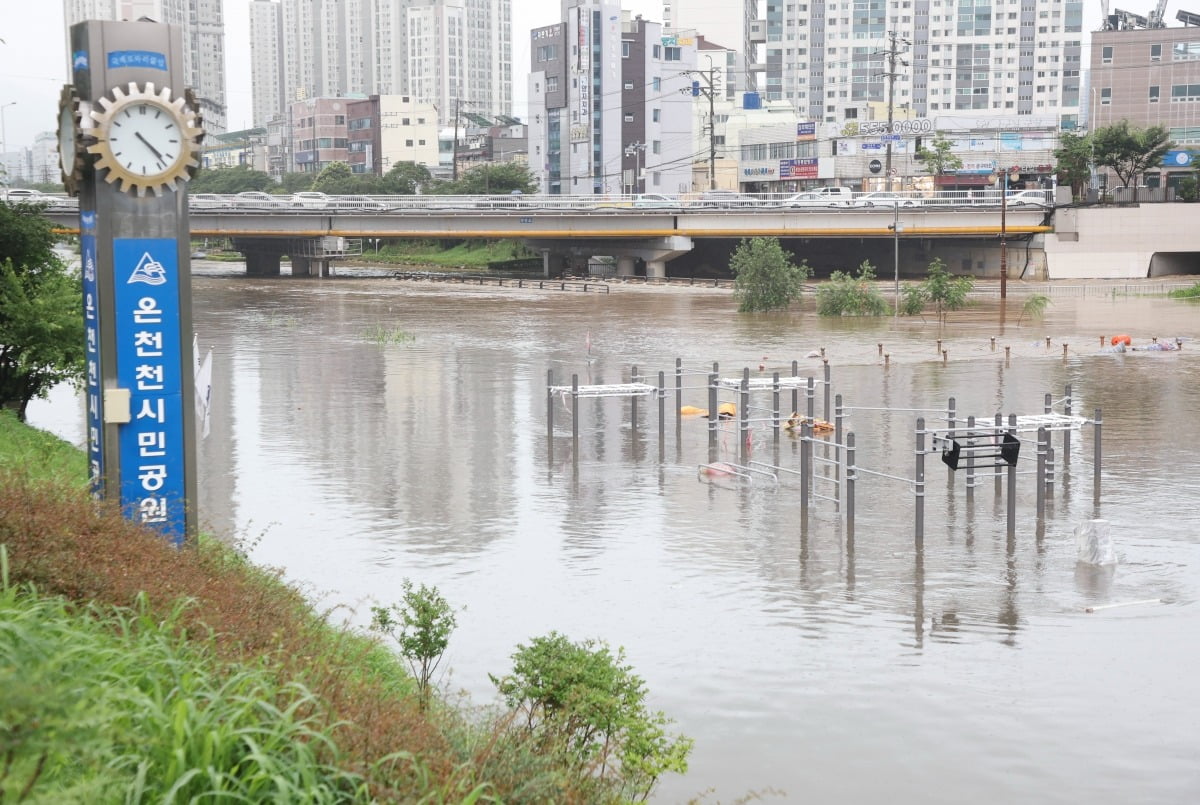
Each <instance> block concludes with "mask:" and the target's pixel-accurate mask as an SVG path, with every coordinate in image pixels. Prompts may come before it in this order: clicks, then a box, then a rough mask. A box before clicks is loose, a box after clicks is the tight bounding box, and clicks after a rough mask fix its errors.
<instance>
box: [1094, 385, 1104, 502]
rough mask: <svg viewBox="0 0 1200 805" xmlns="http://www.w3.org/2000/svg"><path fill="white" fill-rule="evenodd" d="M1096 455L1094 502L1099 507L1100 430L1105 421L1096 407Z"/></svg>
mask: <svg viewBox="0 0 1200 805" xmlns="http://www.w3.org/2000/svg"><path fill="white" fill-rule="evenodd" d="M1094 421H1095V423H1096V430H1095V433H1096V436H1095V440H1096V446H1095V450H1096V455H1095V457H1094V458H1093V459H1092V472H1093V476H1092V502H1093V504H1095V506H1096V507H1097V508H1098V507H1099V506H1100V431H1101V426H1102V425H1103V421H1102V420H1101V419H1100V409H1099V408H1097V409H1096V419H1095V420H1094Z"/></svg>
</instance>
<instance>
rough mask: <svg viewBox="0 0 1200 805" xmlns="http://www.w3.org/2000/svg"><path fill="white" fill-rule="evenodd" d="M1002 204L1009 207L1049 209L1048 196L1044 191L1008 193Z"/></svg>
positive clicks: (1014, 191)
mask: <svg viewBox="0 0 1200 805" xmlns="http://www.w3.org/2000/svg"><path fill="white" fill-rule="evenodd" d="M1004 203H1005V204H1007V205H1008V206H1010V207H1021V206H1033V207H1049V206H1050V194H1049V193H1048V192H1047V191H1045V190H1013V191H1009V194H1008V198H1006V199H1005V200H1004Z"/></svg>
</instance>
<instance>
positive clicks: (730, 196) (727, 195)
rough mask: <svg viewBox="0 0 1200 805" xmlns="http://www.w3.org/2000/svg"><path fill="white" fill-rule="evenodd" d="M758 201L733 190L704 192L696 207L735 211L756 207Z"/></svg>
mask: <svg viewBox="0 0 1200 805" xmlns="http://www.w3.org/2000/svg"><path fill="white" fill-rule="evenodd" d="M758 204H759V200H758V199H757V198H755V197H754V196H748V195H746V194H745V193H738V192H737V191H735V190H705V191H704V192H703V193H701V194H700V199H699V200H698V201H697V202H696V206H697V207H706V208H715V209H723V210H727V209H737V208H740V207H757V206H758Z"/></svg>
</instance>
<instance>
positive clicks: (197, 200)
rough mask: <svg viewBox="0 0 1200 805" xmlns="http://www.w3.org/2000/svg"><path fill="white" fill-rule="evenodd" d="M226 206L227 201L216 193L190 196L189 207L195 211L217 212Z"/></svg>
mask: <svg viewBox="0 0 1200 805" xmlns="http://www.w3.org/2000/svg"><path fill="white" fill-rule="evenodd" d="M224 206H225V201H224V200H223V199H222V198H221V197H220V196H219V195H217V194H216V193H192V194H191V195H189V196H188V207H189V208H190V209H193V210H215V209H218V208H220V207H224Z"/></svg>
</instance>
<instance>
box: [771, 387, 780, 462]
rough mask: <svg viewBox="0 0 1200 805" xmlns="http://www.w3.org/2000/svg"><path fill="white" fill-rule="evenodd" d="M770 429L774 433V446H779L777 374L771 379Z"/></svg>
mask: <svg viewBox="0 0 1200 805" xmlns="http://www.w3.org/2000/svg"><path fill="white" fill-rule="evenodd" d="M771 405H772V409H771V429H772V430H773V431H774V435H775V444H779V372H776V373H775V374H774V375H773V376H772V377H771Z"/></svg>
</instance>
